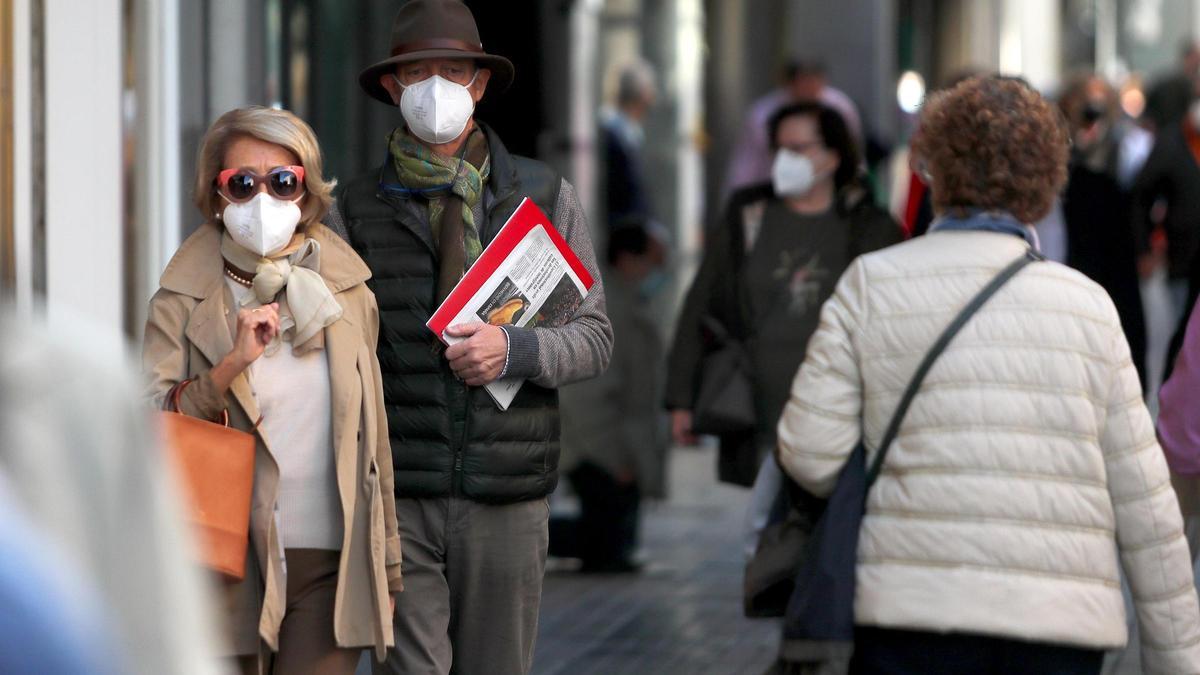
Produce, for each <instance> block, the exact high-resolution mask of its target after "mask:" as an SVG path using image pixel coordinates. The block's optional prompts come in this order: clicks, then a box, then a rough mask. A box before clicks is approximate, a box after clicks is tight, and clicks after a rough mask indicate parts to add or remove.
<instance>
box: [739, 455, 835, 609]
mask: <svg viewBox="0 0 1200 675" xmlns="http://www.w3.org/2000/svg"><path fill="white" fill-rule="evenodd" d="M771 461H774V460H771ZM784 480H785V481H788V480H789V479H788V478H787V477H786V476H785V477H784ZM793 487H794V489H795V490H796V491H799V490H800V488H799V487H797V486H794V484H793ZM808 500H809V501H816V498H815V497H811V496H810V497H809V498H808ZM822 501H823V500H822ZM817 516H818V511H817V510H816V509H813V508H807V507H806V506H801V505H797V504H794V503H793V499H791V498H789V496H788V489H787V486H786V485H785V486H784V487H783V488H782V489H780V491H779V495H778V496H777V498H776V503H775V506H774V508H773V509H772V511H771V517H770V521H769V522H768V524H767V526H766V527H764V528H763V530H762V533H761V534H759V536H758V546H756V547H755V549H754V555H753V556H752V557H751V558H750V560H749V561H747V562H746V569H745V573H744V575H743V578H742V611H743V613H744V614H745V615H746V616H747V617H749V618H752V619H762V618H768V617H781V616H783V615H784V613H785V611H786V610H787V605H788V601H789V600H790V599H791V597H792V592H793V591H794V589H795V587H796V568H797V567H798V566H799V564H800V561H801V560H803V559H804V553H805V551H806V550H807V549H808V546H809V539H810V538H811V537H812V533H813V529H814V528H815V527H816V520H817Z"/></svg>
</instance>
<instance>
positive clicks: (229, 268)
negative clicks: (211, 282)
mask: <svg viewBox="0 0 1200 675" xmlns="http://www.w3.org/2000/svg"><path fill="white" fill-rule="evenodd" d="M225 274H226V275H227V276H228V277H229V278H230V279H233V280H234V281H236V282H238V283H239V284H241V285H243V286H245V287H246V288H250V287H252V286H253V285H254V280H253V279H247V278H245V277H243V276H241V275H240V274H238V273H237V272H234V271H233V267H232V266H230V265H226V266H225Z"/></svg>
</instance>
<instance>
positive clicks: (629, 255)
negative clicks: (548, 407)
mask: <svg viewBox="0 0 1200 675" xmlns="http://www.w3.org/2000/svg"><path fill="white" fill-rule="evenodd" d="M606 248H607V255H606V256H605V257H606V260H607V265H606V266H605V269H604V288H605V292H606V295H607V298H608V318H609V320H610V321H612V327H613V354H612V360H611V361H610V362H609V366H608V370H607V371H605V373H604V374H603V375H601V376H600V377H597V378H596V379H593V380H588V381H586V382H581V383H579V384H573V385H570V386H567V387H563V388H562V390H561V391H560V397H559V405H560V407H561V414H562V449H563V458H562V464H563V466H564V468H565V469H566V471H567V478H568V480H569V481H570V483H571V490H572V491H573V492H574V493H575V495H576V496H577V497H578V498H579V516H578V518H574V519H569V520H564V521H558V522H554V521H552V522H551V529H550V553H551V555H558V556H567V557H577V558H580V559H581V560H582V561H583V565H582V567H581V571H583V572H635V571H637V570H638V569H639V568H640V564H639V563H638V562H637V561H636V560H635V559H634V553H635V551H636V549H637V543H638V525H639V518H640V516H639V511H640V505H641V503H642V501H643V500H644V499H646V498H662V497H664V496H665V493H666V489H665V479H666V476H665V468H666V467H665V464H666V458H667V444H668V438H667V425H666V420H665V418H664V415H663V414H662V407H661V405H660V402H661V401H662V388H663V358H664V354H663V352H664V347H663V340H662V337H661V335H660V333H659V329H658V320H657V318H656V317H655V316H654V313H653V311H652V309H651V304H650V302H651V300H652V299H653V297H654V296H655V295H656V294H657V293H658V291H659V290H660V289H661V288H662V281H663V280H664V279H665V275H664V272H663V265H664V263H665V260H666V237H665V234H664V232H663V228H662V226H661V225H656V224H652V223H649V222H647V221H645V220H641V219H630V220H627V221H625V222H624V223H622V224H620V225H618V226H617V227H616V228H614V229H613V230H612V231H611V232H609V235H608V245H607V247H606Z"/></svg>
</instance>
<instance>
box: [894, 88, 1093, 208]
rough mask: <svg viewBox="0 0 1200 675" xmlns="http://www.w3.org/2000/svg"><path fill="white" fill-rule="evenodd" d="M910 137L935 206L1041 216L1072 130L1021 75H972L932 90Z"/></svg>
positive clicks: (1060, 178)
mask: <svg viewBox="0 0 1200 675" xmlns="http://www.w3.org/2000/svg"><path fill="white" fill-rule="evenodd" d="M919 129H920V130H919V131H918V133H917V135H916V138H914V139H913V146H912V156H913V158H914V162H915V165H916V166H918V167H919V166H921V164H922V163H923V164H924V168H925V169H926V170H927V171H928V172H929V179H930V180H931V190H932V197H933V207H934V209H935V210H936V211H939V212H941V211H946V210H952V209H959V208H964V209H971V208H983V209H993V210H1001V211H1007V212H1009V213H1011V214H1012V215H1013V216H1015V217H1016V218H1017V219H1018V220H1020V221H1021V222H1023V223H1033V222H1036V221H1038V220H1040V219H1041V218H1042V217H1043V216H1045V215H1046V213H1048V212H1049V211H1050V206H1051V204H1053V201H1054V197H1055V195H1057V194H1058V193H1059V192H1060V191H1061V190H1062V188H1063V185H1064V184H1065V183H1066V181H1067V159H1068V156H1069V154H1070V136H1069V134H1068V131H1067V125H1066V121H1065V120H1064V119H1063V116H1062V113H1061V112H1060V111H1059V109H1058V108H1057V107H1056V106H1053V105H1051V104H1050V103H1048V102H1047V101H1046V100H1045V99H1044V98H1042V96H1041V94H1039V93H1038V92H1037V91H1035V90H1034V89H1033V87H1031V86H1029V84H1027V83H1026V82H1025V81H1024V80H1021V79H1019V78H1015V77H1006V76H1002V75H983V76H977V77H972V78H969V79H967V80H964V81H963V82H960V83H959V84H958V85H956V86H955V87H953V88H952V89H949V90H946V91H942V92H938V93H936V94H934V95H933V96H931V97H930V99H929V100H928V101H927V102H926V103H925V106H924V109H923V110H922V111H921V119H920V125H919Z"/></svg>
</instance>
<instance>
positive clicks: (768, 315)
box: [666, 102, 901, 485]
mask: <svg viewBox="0 0 1200 675" xmlns="http://www.w3.org/2000/svg"><path fill="white" fill-rule="evenodd" d="M768 131H769V135H770V139H771V144H772V148H773V149H774V152H775V158H774V165H773V167H772V172H771V175H772V180H771V182H770V183H766V184H762V185H758V186H752V187H748V188H744V189H742V190H739V191H738V192H735V193H734V194H733V196H732V197H731V198H730V202H729V205H728V207H727V209H726V212H725V217H724V218H723V219H722V221H721V222H720V223H719V225H718V226H717V227H716V228H715V229H714V230H712V231H711V232H710V233H709V236H708V239H707V241H706V243H705V250H704V260H703V262H702V263H701V266H700V271H699V272H698V273H697V275H696V278H695V280H694V281H693V282H692V287H691V290H690V291H689V292H688V296H687V300H686V302H685V304H684V308H683V312H682V314H681V315H680V318H679V325H678V328H677V330H676V333H675V342H674V346H673V348H672V349H671V355H670V361H669V373H668V380H667V394H666V405H667V407H668V408H669V409H671V411H672V415H671V417H672V419H671V422H672V424H671V426H672V434H673V436H674V439H675V441H676V442H677V443H680V444H685V445H686V444H691V443H694V442H695V436H694V434H693V432H692V428H691V426H692V409H693V406H694V405H695V399H696V392H697V388H698V385H699V382H700V370H701V362H702V360H703V357H704V355H705V353H706V352H707V351H708V349H710V348H711V345H710V344H708V343H709V342H710V340H708V339H707V338H706V335H705V334H706V330H705V329H704V328H703V326H704V324H705V323H706V319H705V317H709V318H711V319H712V320H715V321H716V322H717V323H719V324H721V326H722V327H724V329H725V330H726V331H728V332H729V333H730V334H731V335H732V336H733V337H734V338H736V339H738V340H741V341H743V342H744V344H745V345H746V346H747V351H748V352H749V354H750V357H751V361H752V363H753V369H752V379H753V385H754V386H753V390H754V408H755V412H756V418H757V424H756V429H755V430H754V431H753V432H752V433H748V434H739V435H731V436H725V437H722V438H721V458H720V466H719V470H718V475H719V478H720V480H722V481H724V482H730V483H735V484H739V485H750V484H751V483H753V481H754V478H755V475H756V473H757V472H758V469H759V465H760V463H761V461H762V459H763V457H765V456H766V455H767V454H768V452H769V451H770V450H771V449H772V448H773V447H774V445H775V424H776V422H777V421H778V419H779V415H780V412H781V411H782V410H783V406H784V403H786V402H787V398H788V389H789V387H790V385H791V382H792V377H793V376H794V375H795V373H796V369H797V368H798V367H799V365H800V362H801V361H802V360H803V359H804V349H805V345H806V344H807V343H808V338H809V336H810V335H812V333H813V331H814V330H816V327H817V320H818V315H819V313H820V309H821V305H822V304H823V303H824V302H825V299H826V298H828V297H829V294H830V293H831V292H832V291H833V285H834V283H835V282H836V281H837V279H838V277H840V276H841V274H842V272H843V271H844V270H845V269H846V267H847V266H848V265H849V264H850V261H851V260H853V259H854V258H855V257H856V256H858V255H860V254H862V253H867V252H870V251H873V250H876V249H879V248H883V247H885V246H889V245H891V244H894V243H896V242H898V241H900V239H901V233H900V229H899V227H898V226H897V225H896V224H895V223H894V222H893V221H892V219H891V218H890V216H888V215H887V214H886V213H884V212H883V211H881V210H879V209H878V208H876V207H875V206H874V204H872V203H871V199H870V195H869V193H868V192H867V190H866V189H865V188H864V186H863V185H862V184H861V183H860V182H859V181H858V176H859V163H860V162H859V153H858V149H857V148H856V147H855V144H854V141H853V138H852V136H851V135H850V132H849V130H848V129H847V127H846V123H845V121H844V120H843V119H842V117H841V116H840V115H839V114H838V113H837V112H836V111H834V110H833V109H831V108H827V107H825V106H822V105H820V104H818V103H810V102H802V103H795V104H792V105H788V106H785V107H784V108H782V109H780V110H779V111H778V112H777V113H775V115H774V116H773V117H772V118H771V121H770V123H769V129H768Z"/></svg>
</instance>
